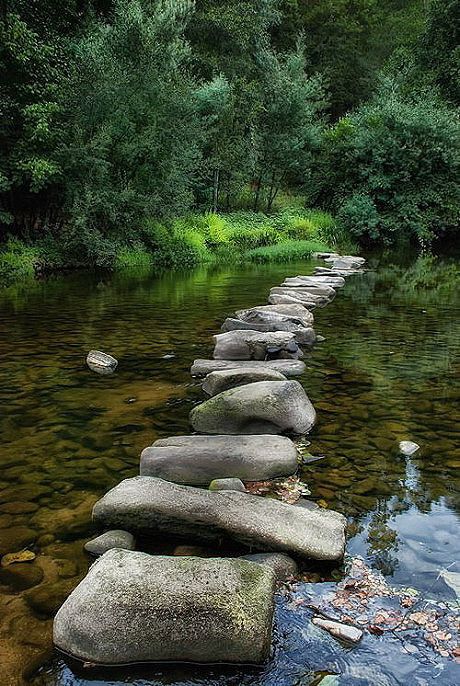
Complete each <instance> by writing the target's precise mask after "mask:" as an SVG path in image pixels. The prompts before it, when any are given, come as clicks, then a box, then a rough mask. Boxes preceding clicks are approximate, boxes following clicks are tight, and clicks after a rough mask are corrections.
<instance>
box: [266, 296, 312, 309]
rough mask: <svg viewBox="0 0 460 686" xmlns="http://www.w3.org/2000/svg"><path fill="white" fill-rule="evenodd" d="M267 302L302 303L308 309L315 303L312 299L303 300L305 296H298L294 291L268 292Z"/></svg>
mask: <svg viewBox="0 0 460 686" xmlns="http://www.w3.org/2000/svg"><path fill="white" fill-rule="evenodd" d="M268 302H269V304H270V305H304V306H305V307H308V309H309V310H314V309H315V307H316V305H317V303H316V302H313V300H305V298H302V299H301V298H299V297H297V296H296V295H295V293H294V292H292V293H291V294H288V293H270V295H269V296H268Z"/></svg>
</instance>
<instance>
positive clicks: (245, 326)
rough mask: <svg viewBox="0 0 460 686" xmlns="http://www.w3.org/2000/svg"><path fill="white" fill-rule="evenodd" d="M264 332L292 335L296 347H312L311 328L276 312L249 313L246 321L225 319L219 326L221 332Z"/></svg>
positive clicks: (313, 336)
mask: <svg viewBox="0 0 460 686" xmlns="http://www.w3.org/2000/svg"><path fill="white" fill-rule="evenodd" d="M244 330H249V331H264V332H279V331H287V332H289V333H293V334H294V340H295V341H296V342H297V344H298V345H313V344H314V343H315V340H316V335H315V332H314V330H313V329H312V327H311V326H308V327H306V326H305V325H304V324H303V322H301V321H300V320H299V319H298V320H297V322H294V321H293V318H292V317H289V316H287V315H283V314H277V313H276V312H251V313H250V314H249V315H248V316H247V319H245V320H244V319H236V318H233V317H227V319H226V320H225V321H224V323H223V324H222V326H221V331H224V332H227V331H244Z"/></svg>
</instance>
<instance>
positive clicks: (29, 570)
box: [0, 562, 43, 591]
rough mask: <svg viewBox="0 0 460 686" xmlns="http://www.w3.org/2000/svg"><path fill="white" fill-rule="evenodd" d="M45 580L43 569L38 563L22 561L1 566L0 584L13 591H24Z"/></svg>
mask: <svg viewBox="0 0 460 686" xmlns="http://www.w3.org/2000/svg"><path fill="white" fill-rule="evenodd" d="M42 580H43V570H42V569H41V567H39V566H38V565H37V564H36V563H32V562H20V563H14V564H11V565H8V567H0V584H4V585H5V586H9V587H10V588H11V590H13V591H24V590H26V589H28V588H32V587H33V586H37V585H38V584H39V583H41V581H42Z"/></svg>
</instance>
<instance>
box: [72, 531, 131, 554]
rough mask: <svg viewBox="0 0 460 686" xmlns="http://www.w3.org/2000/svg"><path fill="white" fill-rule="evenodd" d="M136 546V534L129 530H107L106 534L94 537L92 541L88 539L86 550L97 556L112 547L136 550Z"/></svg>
mask: <svg viewBox="0 0 460 686" xmlns="http://www.w3.org/2000/svg"><path fill="white" fill-rule="evenodd" d="M135 547H136V541H135V540H134V536H133V535H132V534H130V533H129V531H122V530H121V529H114V530H112V531H106V532H105V533H104V534H101V535H100V536H97V537H96V538H92V539H91V541H87V542H86V543H85V545H84V548H85V550H86V551H87V552H88V553H91V555H95V556H99V555H103V554H104V553H106V552H107V551H108V550H111V549H112V548H123V549H124V550H134V548H135Z"/></svg>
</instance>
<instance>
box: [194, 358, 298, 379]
mask: <svg viewBox="0 0 460 686" xmlns="http://www.w3.org/2000/svg"><path fill="white" fill-rule="evenodd" d="M236 367H238V369H243V368H246V369H254V367H257V368H258V369H274V370H275V371H277V372H281V373H282V374H284V376H300V375H301V374H303V373H304V371H305V362H302V360H263V361H255V360H195V361H194V363H193V364H192V367H191V369H190V373H191V375H192V376H207V375H208V374H210V373H211V372H216V371H220V370H223V369H235V368H236Z"/></svg>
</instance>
